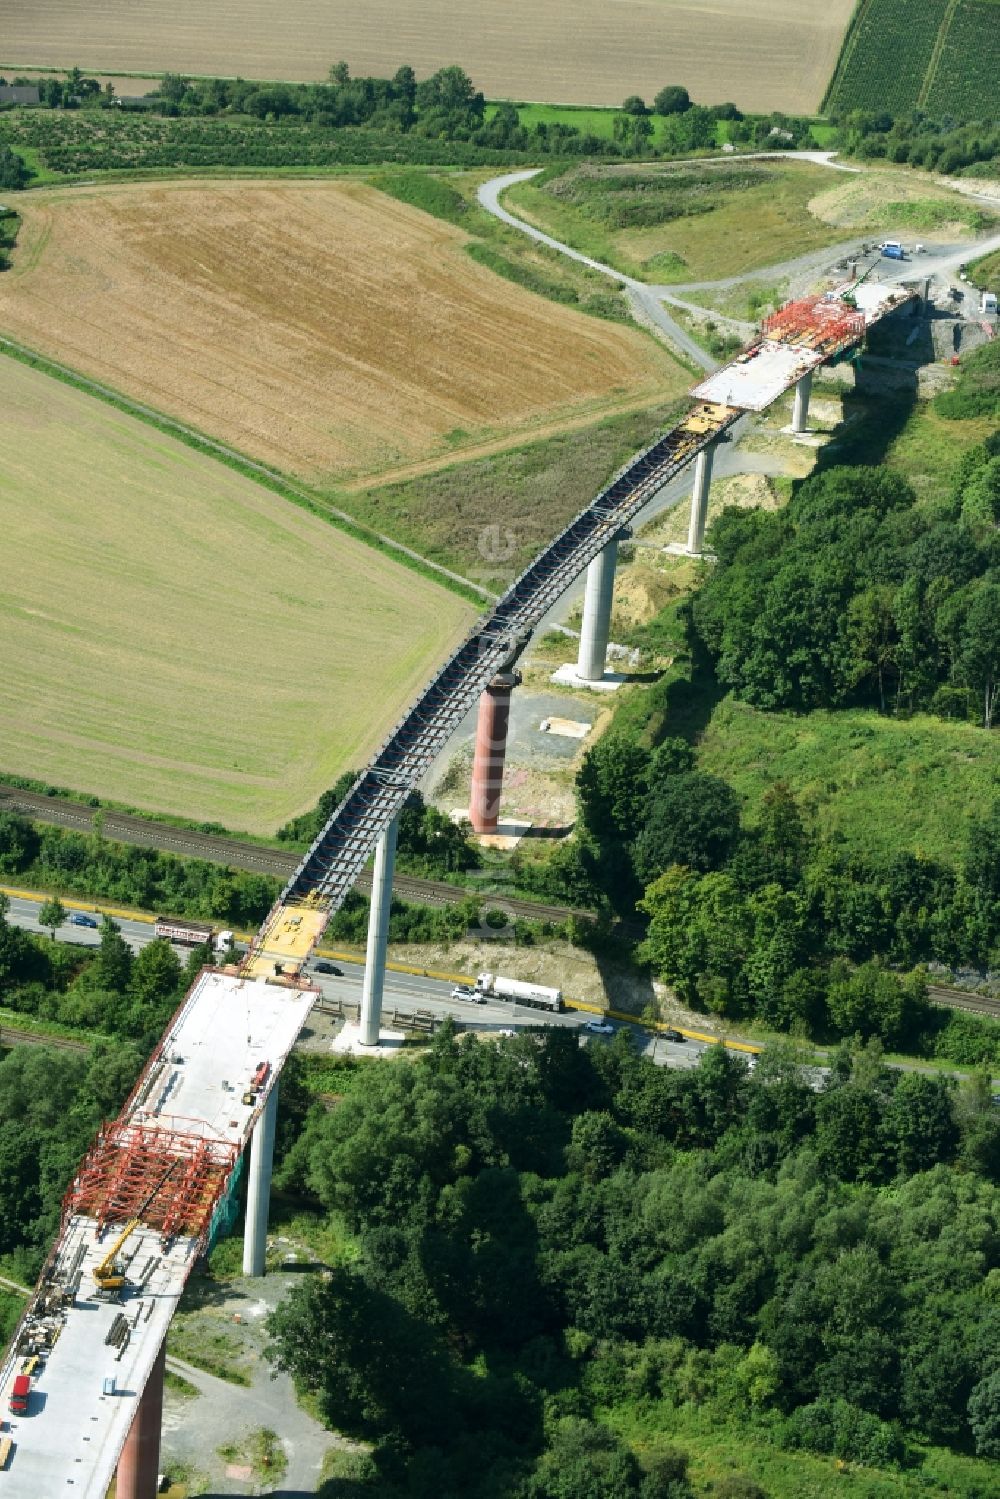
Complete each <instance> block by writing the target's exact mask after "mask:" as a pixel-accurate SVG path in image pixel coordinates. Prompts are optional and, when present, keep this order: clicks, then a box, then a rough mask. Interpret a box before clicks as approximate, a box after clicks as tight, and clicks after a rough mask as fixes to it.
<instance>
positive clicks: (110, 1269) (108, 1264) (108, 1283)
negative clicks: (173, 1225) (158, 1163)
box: [93, 1161, 178, 1296]
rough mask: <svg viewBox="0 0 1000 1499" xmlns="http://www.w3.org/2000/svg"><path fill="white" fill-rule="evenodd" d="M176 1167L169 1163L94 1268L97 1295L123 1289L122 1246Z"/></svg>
mask: <svg viewBox="0 0 1000 1499" xmlns="http://www.w3.org/2000/svg"><path fill="white" fill-rule="evenodd" d="M177 1165H178V1162H177V1161H174V1162H172V1163H171V1165H170V1166H169V1167H168V1168H167V1170H166V1171H165V1172H164V1173H163V1175H162V1176H161V1177H160V1180H159V1181H158V1182H157V1183H156V1186H155V1187H154V1188H153V1190H152V1191H151V1192H150V1194H149V1196H148V1197H147V1198H146V1199H145V1201H144V1202H143V1203H141V1205H140V1207H139V1209H138V1212H137V1214H136V1216H135V1217H134V1218H130V1219H129V1220H128V1222H127V1223H126V1225H125V1227H124V1228H123V1229H122V1231H121V1233H120V1234H119V1235H118V1237H117V1239H116V1240H115V1242H114V1243H113V1244H112V1246H111V1248H110V1249H109V1250H108V1252H107V1254H106V1255H105V1256H104V1258H103V1260H101V1263H100V1264H99V1265H95V1266H94V1269H93V1276H94V1279H95V1280H96V1282H97V1292H98V1295H107V1296H113V1295H115V1294H116V1293H117V1292H119V1291H121V1290H122V1289H123V1288H124V1286H125V1266H124V1265H123V1264H122V1263H121V1262H120V1260H119V1259H118V1255H119V1253H120V1252H121V1250H122V1249H123V1248H124V1246H125V1245H126V1244H127V1243H128V1241H129V1239H130V1238H131V1237H132V1235H133V1234H134V1233H135V1231H136V1229H137V1228H140V1227H141V1226H142V1216H141V1215H142V1214H143V1213H144V1212H145V1211H146V1209H147V1208H148V1207H149V1204H150V1203H151V1202H152V1200H153V1198H154V1197H155V1196H156V1194H157V1192H159V1190H160V1188H161V1187H162V1186H163V1185H164V1184H165V1183H166V1181H167V1180H168V1178H169V1177H170V1174H171V1172H172V1171H174V1169H175V1168H176V1166H177Z"/></svg>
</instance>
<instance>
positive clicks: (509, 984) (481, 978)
mask: <svg viewBox="0 0 1000 1499" xmlns="http://www.w3.org/2000/svg"><path fill="white" fill-rule="evenodd" d="M476 993H477V994H483V995H485V996H486V998H487V999H512V1000H514V1001H515V1002H516V1003H517V1004H521V1005H532V1006H533V1007H534V1008H535V1009H536V1010H555V1011H558V1010H561V1009H562V990H561V989H550V988H548V987H547V986H546V985H545V984H526V983H525V982H524V981H523V979H506V978H504V977H503V975H502V974H500V973H480V974H479V975H477V978H476Z"/></svg>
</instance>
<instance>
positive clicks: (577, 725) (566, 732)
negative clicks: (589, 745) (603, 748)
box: [538, 718, 593, 739]
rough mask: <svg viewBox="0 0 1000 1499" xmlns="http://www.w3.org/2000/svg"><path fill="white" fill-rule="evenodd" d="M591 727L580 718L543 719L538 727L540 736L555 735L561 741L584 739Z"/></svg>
mask: <svg viewBox="0 0 1000 1499" xmlns="http://www.w3.org/2000/svg"><path fill="white" fill-rule="evenodd" d="M592 727H593V725H592V724H589V723H586V722H584V720H583V719H580V718H543V719H542V721H541V723H540V724H539V725H538V728H539V731H540V732H541V733H542V734H555V735H557V736H558V737H559V738H561V739H586V737H587V735H588V734H589V733H590V731H591V728H592Z"/></svg>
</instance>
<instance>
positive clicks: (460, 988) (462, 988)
mask: <svg viewBox="0 0 1000 1499" xmlns="http://www.w3.org/2000/svg"><path fill="white" fill-rule="evenodd" d="M451 997H452V999H468V1000H471V1001H472V1003H473V1004H476V1003H477V1001H478V999H479V995H478V994H477V993H476V991H475V989H473V988H472V987H471V986H470V985H469V984H456V985H455V987H454V989H452V991H451Z"/></svg>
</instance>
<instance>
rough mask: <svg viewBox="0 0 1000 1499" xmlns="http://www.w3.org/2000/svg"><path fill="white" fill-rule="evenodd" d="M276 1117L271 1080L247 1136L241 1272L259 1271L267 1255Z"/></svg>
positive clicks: (253, 1273)
mask: <svg viewBox="0 0 1000 1499" xmlns="http://www.w3.org/2000/svg"><path fill="white" fill-rule="evenodd" d="M277 1118H278V1083H277V1080H275V1082H274V1084H273V1086H272V1088H271V1091H270V1093H269V1094H268V1095H267V1103H266V1104H265V1105H264V1108H263V1111H262V1112H261V1115H260V1117H259V1119H258V1120H257V1123H256V1124H255V1125H254V1128H253V1134H252V1135H251V1136H250V1167H249V1170H248V1172H247V1216H246V1225H245V1227H244V1230H243V1274H244V1275H263V1274H264V1262H265V1259H266V1256H267V1217H268V1212H269V1210H270V1206H271V1166H272V1164H273V1162H274V1126H275V1123H276V1121H277Z"/></svg>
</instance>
